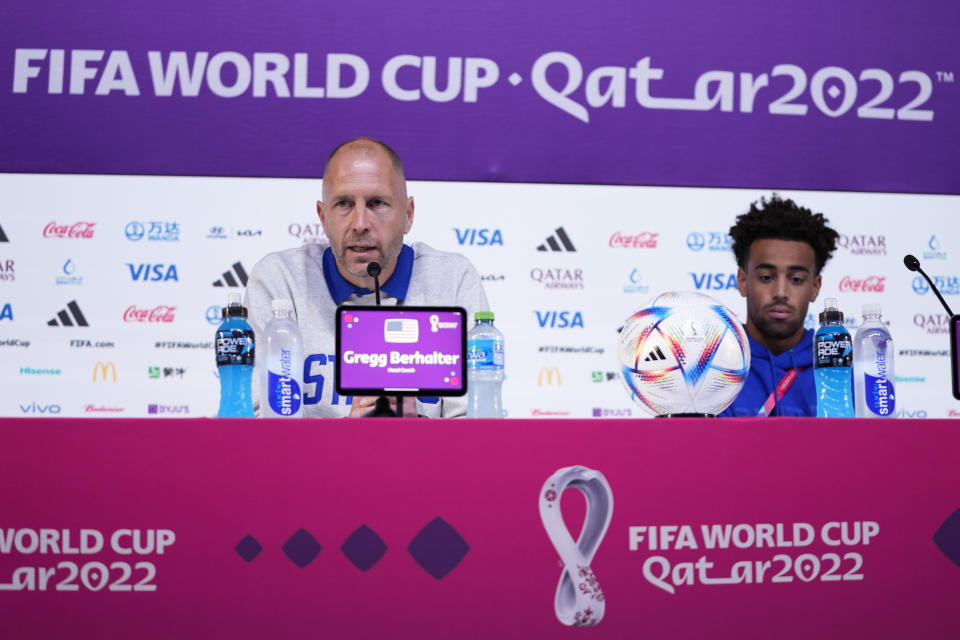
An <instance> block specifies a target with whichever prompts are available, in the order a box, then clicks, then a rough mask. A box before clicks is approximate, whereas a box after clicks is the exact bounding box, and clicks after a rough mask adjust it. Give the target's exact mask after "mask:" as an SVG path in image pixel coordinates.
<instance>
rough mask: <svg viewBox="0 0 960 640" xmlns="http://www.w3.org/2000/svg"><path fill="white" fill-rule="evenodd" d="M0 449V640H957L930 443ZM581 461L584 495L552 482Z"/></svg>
mask: <svg viewBox="0 0 960 640" xmlns="http://www.w3.org/2000/svg"><path fill="white" fill-rule="evenodd" d="M0 438H2V440H0V442H2V443H3V444H2V447H0V637H2V638H28V637H30V638H41V637H78V638H79V637H83V638H93V637H102V638H107V637H110V638H124V637H127V638H134V637H136V638H219V637H231V638H281V637H318V638H320V637H325V638H383V637H398V636H400V637H426V638H433V637H436V638H441V637H442V638H498V639H502V638H525V639H526V638H544V637H566V636H570V637H577V636H590V637H594V638H596V637H606V638H625V637H635V638H640V637H642V638H702V637H718V638H745V637H758V638H778V639H780V638H818V639H822V638H851V637H863V638H907V637H911V638H956V637H960V615H958V613H957V612H958V611H960V566H958V564H957V563H960V511H958V509H960V428H958V425H957V424H956V423H953V422H949V421H935V420H925V421H907V420H899V421H898V420H890V421H864V420H836V421H827V420H812V419H811V420H805V419H776V418H774V419H768V420H726V421H708V420H673V421H660V420H656V421H652V420H651V421H629V420H624V421H585V420H584V421H577V420H570V421H524V420H510V421H466V420H460V421H441V420H404V421H393V420H387V419H380V420H347V419H343V420H324V421H307V420H299V421H290V422H284V421H279V420H278V421H265V420H209V419H198V420H116V419H113V420H71V419H13V420H4V421H3V422H2V423H0ZM574 465H580V466H583V467H586V468H587V469H589V470H593V471H598V472H600V474H599V475H598V474H592V475H591V474H590V472H589V471H583V470H573V471H568V472H566V475H564V474H558V475H557V476H556V477H554V474H555V473H556V472H557V471H558V470H560V469H563V468H565V467H570V466H574ZM578 474H579V475H578ZM584 474H587V475H589V477H590V478H593V480H591V481H589V482H588V481H585V480H582V478H584V477H587V475H584ZM561 476H563V477H564V478H567V480H558V478H560V477H561ZM551 477H554V479H553V480H552V481H551V482H547V481H548V479H550V478H551ZM571 478H572V479H571ZM576 478H581V480H577V479H576ZM568 481H569V482H568ZM545 483H546V484H545ZM558 483H559V484H558ZM564 487H567V489H566V491H563V489H564ZM578 488H580V489H581V490H582V491H578V490H577V489H578ZM607 490H609V492H608V491H607ZM584 492H585V493H584ZM583 495H586V496H587V498H586V500H585V499H584V498H583V497H581V496H583ZM611 495H612V503H611V502H610V500H609V499H608V497H609V496H611ZM560 505H562V507H563V518H565V520H566V523H567V524H563V519H562V518H557V517H556V516H554V515H552V514H553V513H554V511H553V509H560ZM611 508H612V517H610V520H609V527H608V528H606V530H605V531H604V530H603V523H604V520H605V514H606V513H608V512H609V511H610V509H611ZM541 510H543V512H544V513H545V517H544V518H543V520H542V519H541V515H540V514H541ZM584 519H586V522H585V526H584V532H583V533H584V535H583V536H582V537H581V536H580V533H581V524H580V523H582V522H584ZM544 522H552V523H553V524H552V525H551V526H552V531H551V535H548V532H547V530H546V529H545V525H544ZM558 523H559V524H558ZM578 537H581V540H580V544H579V545H574V541H576V540H577V538H578ZM578 549H579V550H578ZM565 572H569V574H568V575H569V578H568V579H567V584H566V586H565V587H564V590H563V594H564V597H563V598H561V602H560V603H559V605H558V603H556V602H555V593H556V592H557V583H558V581H560V579H561V576H562V575H563V574H564V573H565ZM601 599H602V600H601ZM600 603H602V606H598V605H599V604H600ZM558 614H560V615H559V616H558ZM564 615H567V617H568V620H571V621H576V620H580V621H586V623H587V624H588V625H589V624H595V626H592V627H591V628H578V627H577V626H566V625H565V624H563V623H562V622H561V621H560V619H559V618H560V617H563V616H564ZM601 615H602V618H601V619H600V620H599V621H597V618H598V617H599V616H601Z"/></svg>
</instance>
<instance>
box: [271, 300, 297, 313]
mask: <svg viewBox="0 0 960 640" xmlns="http://www.w3.org/2000/svg"><path fill="white" fill-rule="evenodd" d="M270 311H273V313H274V315H276V313H277V312H278V311H283V312H285V313H286V314H287V315H288V316H292V315H293V302H292V301H290V300H287V299H286V298H274V299H273V300H271V301H270Z"/></svg>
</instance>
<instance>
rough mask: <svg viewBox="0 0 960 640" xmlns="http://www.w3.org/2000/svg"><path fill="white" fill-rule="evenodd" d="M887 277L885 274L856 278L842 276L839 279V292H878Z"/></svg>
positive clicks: (882, 287)
mask: <svg viewBox="0 0 960 640" xmlns="http://www.w3.org/2000/svg"><path fill="white" fill-rule="evenodd" d="M886 280H887V278H886V277H885V276H868V277H866V278H863V279H860V280H857V279H855V278H851V277H850V276H843V279H841V280H840V292H841V293H880V292H882V291H883V289H884V286H885V282H886Z"/></svg>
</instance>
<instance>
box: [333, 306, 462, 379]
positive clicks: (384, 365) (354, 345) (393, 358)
mask: <svg viewBox="0 0 960 640" xmlns="http://www.w3.org/2000/svg"><path fill="white" fill-rule="evenodd" d="M466 317H467V312H466V311H465V310H464V309H462V308H461V307H406V306H401V307H360V306H341V307H338V308H337V343H336V344H337V362H336V367H335V374H334V378H335V384H336V388H337V393H339V394H341V395H379V394H387V395H424V396H427V395H429V396H462V395H463V394H464V393H466V390H467V382H466V373H467V367H466V362H464V353H465V351H466V345H467V332H466Z"/></svg>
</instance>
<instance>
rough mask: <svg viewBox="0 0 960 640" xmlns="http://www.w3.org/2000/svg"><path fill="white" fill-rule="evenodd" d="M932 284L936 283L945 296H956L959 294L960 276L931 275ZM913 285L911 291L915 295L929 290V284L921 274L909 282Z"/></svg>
mask: <svg viewBox="0 0 960 640" xmlns="http://www.w3.org/2000/svg"><path fill="white" fill-rule="evenodd" d="M930 279H931V280H933V284H934V285H936V287H937V289H939V291H940V293H941V294H942V295H945V296H956V295H960V277H957V276H931V277H930ZM911 286H912V287H913V292H914V293H916V294H917V295H921V296H922V295H923V294H925V293H926V292H928V291H930V285H929V284H927V281H926V280H925V279H924V277H923V276H917V277H915V278H914V279H913V282H912V283H911Z"/></svg>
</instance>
